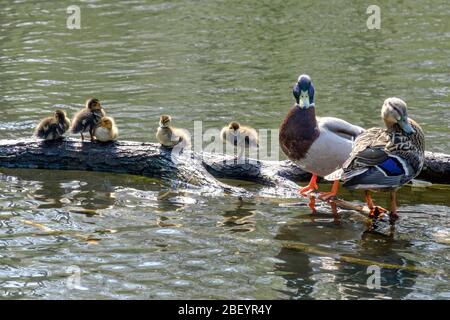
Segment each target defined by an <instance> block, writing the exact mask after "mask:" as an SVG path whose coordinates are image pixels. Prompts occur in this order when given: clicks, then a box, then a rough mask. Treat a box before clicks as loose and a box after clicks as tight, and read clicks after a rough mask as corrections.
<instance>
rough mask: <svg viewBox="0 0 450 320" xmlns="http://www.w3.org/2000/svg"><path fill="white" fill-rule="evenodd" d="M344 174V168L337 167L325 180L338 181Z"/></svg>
mask: <svg viewBox="0 0 450 320" xmlns="http://www.w3.org/2000/svg"><path fill="white" fill-rule="evenodd" d="M343 174H344V170H342V169H337V170H336V171H334V172H332V173H330V174H329V175H327V176H325V177H324V178H325V180H328V181H336V180H341V178H342V175H343Z"/></svg>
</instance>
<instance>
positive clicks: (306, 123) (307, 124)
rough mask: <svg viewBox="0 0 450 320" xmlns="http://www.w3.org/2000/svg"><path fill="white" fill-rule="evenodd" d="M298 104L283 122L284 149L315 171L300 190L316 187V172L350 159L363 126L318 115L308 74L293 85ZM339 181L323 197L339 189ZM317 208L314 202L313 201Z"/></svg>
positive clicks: (281, 139) (326, 171) (327, 170)
mask: <svg viewBox="0 0 450 320" xmlns="http://www.w3.org/2000/svg"><path fill="white" fill-rule="evenodd" d="M293 94H294V97H295V100H296V104H295V106H294V107H293V108H292V109H291V110H290V111H289V113H288V114H287V115H286V117H285V118H284V120H283V122H282V123H281V126H280V135H279V142H280V147H281V150H282V151H283V152H284V153H285V154H286V155H287V156H288V158H289V159H290V160H292V161H293V162H295V163H296V164H297V165H298V166H299V167H300V168H302V169H303V170H305V171H307V172H310V173H312V178H311V181H310V182H309V184H308V185H307V186H306V187H304V188H301V189H300V193H301V194H304V195H305V194H307V192H310V191H314V190H316V189H317V188H318V187H317V183H316V179H317V176H321V177H324V176H326V175H328V174H330V173H331V172H333V171H334V170H335V169H336V168H337V167H339V166H341V165H342V164H343V163H344V162H345V160H347V158H348V156H349V154H350V152H351V150H352V142H353V140H354V139H355V138H356V137H357V136H358V135H359V134H361V133H362V132H363V131H364V129H363V128H361V127H358V126H355V125H352V124H350V123H348V122H346V121H344V120H341V119H338V118H333V117H321V118H316V114H315V106H314V85H313V83H312V81H311V78H310V77H309V76H307V75H300V77H299V78H298V81H297V83H296V84H295V86H294V89H293ZM338 187H339V184H338V183H335V184H333V187H332V190H331V192H329V193H322V195H321V197H322V198H323V199H328V198H330V197H333V196H334V195H336V193H337V189H338ZM310 206H311V207H312V208H314V203H310Z"/></svg>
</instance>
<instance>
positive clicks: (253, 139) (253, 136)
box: [220, 121, 259, 150]
mask: <svg viewBox="0 0 450 320" xmlns="http://www.w3.org/2000/svg"><path fill="white" fill-rule="evenodd" d="M220 138H221V139H222V141H223V142H225V143H229V144H230V145H232V146H235V147H240V148H241V150H243V148H259V138H258V133H257V132H256V130H255V129H253V128H250V127H245V126H241V125H240V124H239V123H238V122H236V121H232V122H230V123H229V124H228V126H227V127H223V128H222V130H221V131H220Z"/></svg>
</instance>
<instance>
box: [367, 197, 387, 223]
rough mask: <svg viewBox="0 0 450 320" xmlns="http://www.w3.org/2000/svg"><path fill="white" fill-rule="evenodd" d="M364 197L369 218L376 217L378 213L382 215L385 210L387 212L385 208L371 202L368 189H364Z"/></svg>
mask: <svg viewBox="0 0 450 320" xmlns="http://www.w3.org/2000/svg"><path fill="white" fill-rule="evenodd" d="M365 198H366V202H367V206H368V207H369V209H370V213H369V217H371V218H378V217H379V216H380V215H382V214H384V213H385V212H387V210H386V209H384V208H382V207H378V206H375V205H374V204H373V200H372V196H371V195H370V191H369V190H366V191H365Z"/></svg>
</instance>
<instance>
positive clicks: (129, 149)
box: [0, 139, 249, 196]
mask: <svg viewBox="0 0 450 320" xmlns="http://www.w3.org/2000/svg"><path fill="white" fill-rule="evenodd" d="M171 154H172V150H170V149H167V148H161V147H160V146H159V145H156V144H152V143H140V142H129V141H121V142H110V143H100V142H94V143H91V142H87V141H85V142H81V141H79V140H74V139H65V140H58V141H36V140H34V139H25V140H0V167H4V168H27V169H54V170H82V171H98V172H113V173H127V174H132V175H142V176H147V177H156V178H162V179H164V180H166V181H169V182H170V183H171V184H172V185H174V186H176V187H183V186H197V187H202V191H205V192H225V193H231V194H234V195H240V196H246V195H249V193H248V192H247V191H245V189H242V188H238V187H233V186H229V185H227V184H224V183H222V182H220V181H218V180H216V179H215V178H214V177H213V176H212V175H211V174H210V173H208V171H207V170H206V168H205V167H204V166H203V165H202V162H201V161H200V160H197V159H195V158H191V157H190V155H189V152H186V153H185V154H181V155H180V156H179V157H176V163H175V162H174V161H173V160H174V159H173V158H172V157H171Z"/></svg>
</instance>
